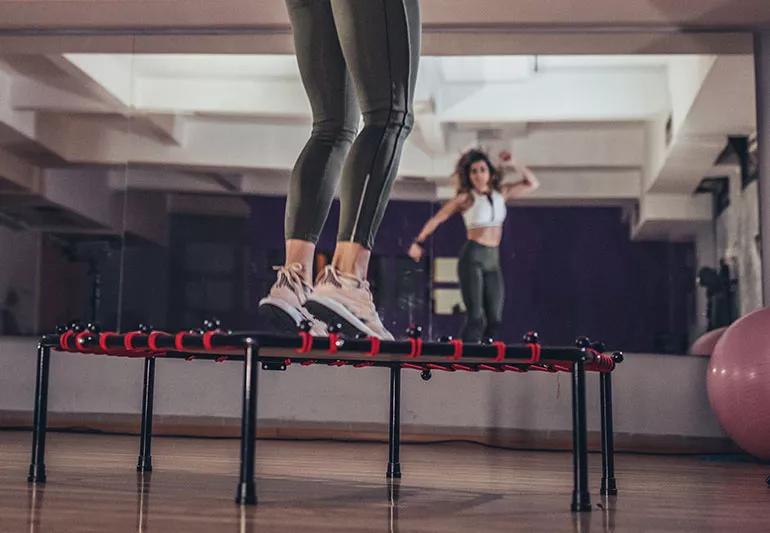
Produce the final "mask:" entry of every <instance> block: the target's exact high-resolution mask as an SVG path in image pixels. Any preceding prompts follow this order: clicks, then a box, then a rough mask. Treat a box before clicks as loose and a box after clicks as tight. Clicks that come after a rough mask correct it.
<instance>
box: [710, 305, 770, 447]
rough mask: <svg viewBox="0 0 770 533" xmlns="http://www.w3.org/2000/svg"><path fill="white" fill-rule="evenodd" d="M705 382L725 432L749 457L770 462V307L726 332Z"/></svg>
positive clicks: (712, 358)
mask: <svg viewBox="0 0 770 533" xmlns="http://www.w3.org/2000/svg"><path fill="white" fill-rule="evenodd" d="M706 384H707V387H708V395H709V401H710V402H711V408H712V409H713V410H714V414H716V417H717V420H719V423H720V424H721V425H722V428H724V430H725V431H726V432H727V434H728V435H730V437H732V439H733V440H734V441H735V442H736V443H737V444H738V446H740V447H741V448H743V449H744V450H746V451H747V452H748V453H750V454H751V455H754V456H756V457H759V458H760V459H770V308H766V309H760V310H758V311H754V312H753V313H750V314H748V315H746V316H744V317H742V318H741V319H739V320H737V321H736V322H735V323H734V324H733V325H731V326H730V327H729V328H727V331H725V332H724V334H723V335H722V338H721V339H719V342H717V345H716V347H715V348H714V353H713V354H712V355H711V361H710V364H709V369H708V376H707V379H706Z"/></svg>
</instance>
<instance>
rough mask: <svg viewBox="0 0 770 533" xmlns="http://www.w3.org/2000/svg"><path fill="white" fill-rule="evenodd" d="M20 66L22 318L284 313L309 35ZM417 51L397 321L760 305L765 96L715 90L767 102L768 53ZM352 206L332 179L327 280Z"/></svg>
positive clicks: (16, 181)
mask: <svg viewBox="0 0 770 533" xmlns="http://www.w3.org/2000/svg"><path fill="white" fill-rule="evenodd" d="M0 66H1V67H2V73H3V80H4V83H6V85H8V86H9V87H12V89H13V90H12V91H11V93H10V94H11V96H12V98H11V99H10V100H9V101H8V102H7V103H6V104H5V105H7V106H9V109H12V110H14V112H15V113H16V115H13V117H14V119H13V120H11V119H10V118H9V119H8V120H5V121H4V123H3V124H4V126H3V134H2V150H3V154H4V157H5V159H4V161H6V162H7V163H8V164H7V165H6V167H5V170H4V172H3V174H2V182H0V183H1V184H2V191H3V194H2V204H1V205H2V212H1V217H0V219H1V220H2V227H0V235H1V236H2V239H3V247H4V249H12V250H14V253H13V254H5V255H4V261H3V269H2V272H1V274H2V276H0V304H2V322H0V326H1V327H2V330H1V331H2V333H3V334H5V335H18V334H21V335H24V334H32V333H39V332H41V331H50V330H51V329H52V328H53V327H54V326H55V325H56V324H57V323H65V322H68V321H70V320H72V319H74V318H78V319H80V320H83V321H84V322H88V321H96V322H98V323H100V324H101V325H102V326H103V327H104V328H106V329H116V328H119V329H122V330H128V329H133V328H135V327H137V325H138V324H139V323H143V322H144V323H150V324H152V325H154V326H156V327H162V328H167V329H177V328H188V327H197V326H198V325H199V324H200V323H201V322H202V321H203V320H204V319H206V318H210V317H217V318H219V319H220V320H221V321H222V323H223V324H224V325H225V326H226V327H228V328H233V329H253V328H255V327H256V328H262V327H273V326H274V324H269V323H268V321H265V320H264V317H262V316H260V314H259V313H258V302H259V301H260V300H261V299H262V298H263V297H265V296H266V295H268V293H269V292H270V289H271V287H272V286H273V284H274V283H275V281H276V275H277V274H276V272H275V271H274V270H273V267H276V266H280V265H282V264H283V263H284V261H285V257H284V252H283V245H284V210H285V205H286V193H287V190H288V183H289V177H290V175H291V173H292V169H293V168H294V166H295V163H296V160H297V157H298V155H299V154H300V152H301V151H302V149H303V146H304V143H305V142H306V140H307V135H308V131H309V127H310V122H311V113H310V107H309V104H308V101H307V97H306V95H305V91H304V90H303V87H302V84H301V82H300V78H299V71H298V69H297V64H296V59H295V58H294V57H293V56H289V55H238V56H235V55H203V54H178V55H172V54H146V55H142V54H86V53H80V54H61V55H60V56H51V55H48V56H45V57H44V56H42V55H33V54H31V55H13V56H5V57H3V58H2V64H1V65H0ZM421 68H422V70H421V73H420V76H419V79H418V83H417V90H416V97H415V103H414V113H415V126H414V130H413V133H412V134H411V135H410V136H409V138H408V140H407V142H406V144H405V148H404V153H403V157H402V158H401V161H400V166H399V172H398V178H397V180H396V182H395V184H394V187H393V190H392V196H391V202H390V205H389V207H388V209H387V211H386V213H385V215H384V218H383V220H382V225H381V228H380V231H379V233H378V236H377V239H376V241H375V246H374V248H373V250H372V258H371V261H370V268H369V273H368V278H369V281H370V284H371V291H372V295H373V298H374V302H375V304H376V307H377V310H378V313H379V315H380V316H381V318H382V320H383V324H384V326H385V327H386V328H387V329H389V330H391V331H393V332H395V333H396V335H397V336H403V332H404V330H405V328H406V327H408V326H409V325H411V324H415V323H416V324H421V325H422V326H423V328H424V331H425V334H426V335H427V336H428V337H429V338H438V337H442V336H447V335H452V336H455V337H464V338H466V340H475V341H477V340H483V339H485V338H486V337H489V336H494V337H497V338H500V339H503V340H506V341H512V342H516V341H518V340H519V339H520V338H521V335H522V334H523V333H524V332H526V331H528V330H531V329H534V330H537V331H538V332H539V333H540V335H541V338H542V339H543V340H544V341H546V342H548V343H552V344H571V343H572V340H573V338H574V337H575V336H577V335H580V334H584V333H590V334H591V335H592V336H594V337H596V338H601V339H603V340H605V341H606V342H607V343H609V345H610V346H616V347H620V348H623V349H625V350H627V351H639V352H655V353H685V352H686V351H687V350H688V347H689V346H690V345H691V344H692V343H693V341H695V340H696V339H697V338H698V337H700V336H701V335H703V334H704V333H706V332H708V331H710V330H716V329H718V328H721V327H724V326H726V325H728V324H729V323H731V322H732V321H734V320H735V319H737V318H738V317H740V316H743V315H745V314H746V313H748V312H750V311H752V310H754V309H756V308H758V307H759V306H760V305H761V283H760V254H759V246H758V242H759V238H758V235H759V228H758V208H757V204H758V202H757V181H756V175H757V173H756V142H755V139H754V137H753V133H752V132H753V128H754V124H753V109H752V108H751V106H750V105H743V106H737V107H735V109H734V110H733V111H731V112H728V111H727V110H726V108H725V107H724V106H718V105H715V102H716V101H717V100H719V98H720V96H719V95H721V94H723V93H724V91H726V90H727V89H728V87H732V88H733V90H741V91H744V92H745V93H746V94H745V95H744V96H745V98H740V99H737V100H736V101H745V102H750V101H752V96H753V95H752V85H751V83H748V81H747V80H749V78H750V76H751V69H752V64H751V58H748V57H745V56H724V57H723V56H687V55H680V56H537V57H535V56H488V57H487V56H481V57H424V58H422V62H421ZM730 76H732V78H730ZM744 78H746V79H744ZM731 79H732V80H733V82H731V81H730V80H731ZM739 82H740V83H739ZM744 82H745V83H744ZM565 84H568V85H570V86H571V87H572V88H573V91H572V93H571V94H572V95H573V99H574V100H575V101H580V102H581V105H573V104H574V102H573V103H571V102H568V101H565V100H564V99H563V94H562V93H561V92H560V91H559V90H558V88H559V87H562V86H564V85H565ZM735 87H739V89H735ZM225 95H226V97H225ZM4 116H5V115H4ZM8 116H9V117H10V116H11V115H8ZM30 120H33V121H34V124H35V126H36V129H35V131H36V134H35V135H33V136H31V135H28V134H25V131H28V129H25V128H28V126H29V124H30ZM25 121H26V122H25ZM25 124H27V126H25ZM715 128H716V130H718V132H717V131H716V130H715ZM712 130H714V131H712ZM701 131H703V132H706V131H708V133H709V135H711V136H712V137H711V138H714V139H717V138H718V139H719V140H718V141H717V140H715V141H714V142H713V143H711V144H709V147H708V150H706V149H705V148H703V147H700V151H699V150H698V149H696V148H694V147H693V146H692V145H691V144H688V143H687V142H686V138H687V137H688V136H689V137H692V136H693V135H698V134H699V132H701ZM728 134H729V135H728ZM719 135H721V137H720V136H719ZM470 149H476V150H480V151H481V153H482V154H484V156H485V157H487V158H488V159H487V160H486V161H485V162H482V163H479V161H476V162H475V163H474V162H471V165H470V166H473V165H474V164H475V165H476V166H479V165H481V166H482V167H483V166H485V165H486V166H487V167H489V168H487V171H488V172H489V171H491V172H490V173H489V178H490V179H491V181H490V182H489V184H491V185H492V186H491V188H489V187H487V185H485V183H484V182H483V179H486V178H482V182H478V181H476V182H474V181H473V179H475V178H473V179H471V178H472V177H471V175H470V166H469V167H468V169H467V170H468V173H467V175H465V174H464V173H463V172H458V163H460V162H461V155H462V154H466V155H467V154H468V150H470ZM129 159H130V164H127V162H128V160H129ZM681 161H687V164H686V165H683V164H682V163H681ZM460 167H462V165H460ZM495 169H498V170H500V172H499V174H500V175H501V181H500V184H499V185H497V184H496V183H493V182H494V180H495V179H496V177H497V173H496V172H495ZM476 170H478V169H475V170H474V171H476ZM474 176H475V175H474ZM463 184H464V185H463ZM488 188H489V190H487V189H488ZM495 189H498V190H495ZM487 192H489V194H488V195H487V194H486V193H487ZM493 193H494V194H493ZM498 193H499V194H498ZM501 201H502V202H503V203H505V204H506V206H505V209H504V210H501V208H500V206H501V204H500V202H501ZM503 213H504V214H505V216H504V217H503ZM485 217H487V218H488V220H487V218H485ZM338 219H339V203H338V201H337V200H335V201H334V202H333V203H332V206H331V208H330V211H329V214H328V217H327V223H326V224H325V226H324V229H323V231H322V232H321V233H320V235H319V237H318V247H317V250H316V254H315V256H314V258H313V260H312V270H313V273H312V275H311V276H310V277H311V278H314V277H315V276H316V275H317V274H318V273H319V272H321V271H322V270H323V269H324V267H325V266H327V265H328V264H330V262H331V258H332V254H333V252H334V248H335V244H336V243H335V237H336V231H337V225H338ZM415 243H416V244H415ZM469 243H470V244H469ZM415 247H417V248H415ZM415 249H418V250H419V252H418V253H415ZM482 256H483V257H482ZM487 256H488V257H487ZM415 259H417V261H415ZM485 262H486V263H488V264H487V266H483V265H484V264H486V263H485ZM29 265H34V268H30V267H29ZM468 265H475V266H474V267H473V268H471V267H470V266H468Z"/></svg>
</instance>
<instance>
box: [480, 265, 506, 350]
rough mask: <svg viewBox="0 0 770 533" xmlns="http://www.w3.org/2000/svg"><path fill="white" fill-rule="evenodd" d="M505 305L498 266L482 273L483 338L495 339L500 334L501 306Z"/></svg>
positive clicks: (503, 289) (501, 273)
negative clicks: (485, 322)
mask: <svg viewBox="0 0 770 533" xmlns="http://www.w3.org/2000/svg"><path fill="white" fill-rule="evenodd" d="M504 303H505V285H504V281H503V272H502V270H501V269H500V265H497V266H496V268H494V269H493V270H489V271H487V272H484V312H485V314H486V316H487V327H486V329H485V330H484V338H487V339H495V338H497V336H498V335H499V334H500V326H502V323H503V304H504Z"/></svg>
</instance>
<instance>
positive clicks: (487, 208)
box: [463, 189, 508, 229]
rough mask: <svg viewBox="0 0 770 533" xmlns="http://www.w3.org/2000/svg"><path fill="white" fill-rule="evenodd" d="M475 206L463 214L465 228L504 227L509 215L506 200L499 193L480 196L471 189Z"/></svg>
mask: <svg viewBox="0 0 770 533" xmlns="http://www.w3.org/2000/svg"><path fill="white" fill-rule="evenodd" d="M471 195H472V197H473V204H471V206H470V207H469V208H468V209H466V210H465V211H464V212H463V220H465V227H466V228H468V229H473V228H484V227H489V226H502V225H503V221H504V220H505V215H507V214H508V213H507V208H506V206H505V199H503V195H502V194H500V193H499V192H497V191H492V192H491V193H490V194H488V195H487V194H479V193H478V192H476V190H475V189H471Z"/></svg>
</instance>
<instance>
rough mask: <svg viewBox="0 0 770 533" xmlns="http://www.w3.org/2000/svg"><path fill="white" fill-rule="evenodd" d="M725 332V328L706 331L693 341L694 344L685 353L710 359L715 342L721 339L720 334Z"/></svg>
mask: <svg viewBox="0 0 770 533" xmlns="http://www.w3.org/2000/svg"><path fill="white" fill-rule="evenodd" d="M725 331H727V326H725V327H723V328H717V329H712V330H711V331H707V332H706V333H704V334H703V335H701V336H700V337H698V338H697V339H695V342H693V343H692V346H690V349H689V350H688V351H687V353H688V354H690V355H702V356H704V357H710V356H711V354H712V353H714V347H715V346H716V345H717V341H718V340H719V339H721V338H722V334H723V333H724V332H725Z"/></svg>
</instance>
